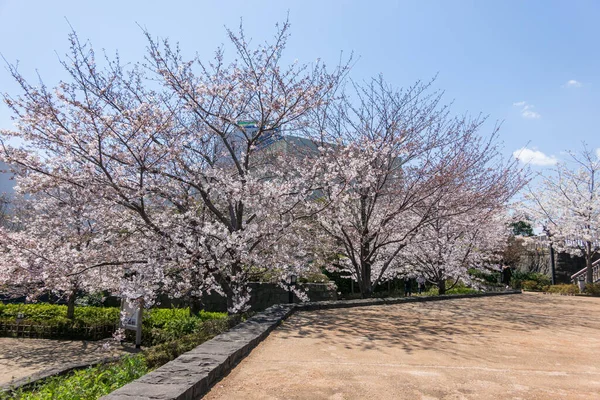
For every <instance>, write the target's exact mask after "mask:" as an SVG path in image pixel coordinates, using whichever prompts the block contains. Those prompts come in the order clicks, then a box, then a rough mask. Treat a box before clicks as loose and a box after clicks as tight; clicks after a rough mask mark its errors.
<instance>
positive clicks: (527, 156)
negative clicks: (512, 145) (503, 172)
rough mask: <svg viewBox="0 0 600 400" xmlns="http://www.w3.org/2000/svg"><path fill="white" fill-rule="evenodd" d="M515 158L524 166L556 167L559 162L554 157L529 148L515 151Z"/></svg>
mask: <svg viewBox="0 0 600 400" xmlns="http://www.w3.org/2000/svg"><path fill="white" fill-rule="evenodd" d="M513 157H514V158H516V159H517V160H519V161H520V162H522V163H523V164H531V165H539V166H548V165H555V164H556V163H557V162H558V159H557V158H556V157H554V156H547V155H546V154H544V153H543V152H541V151H539V150H535V149H528V148H527V147H522V148H520V149H518V150H515V151H513Z"/></svg>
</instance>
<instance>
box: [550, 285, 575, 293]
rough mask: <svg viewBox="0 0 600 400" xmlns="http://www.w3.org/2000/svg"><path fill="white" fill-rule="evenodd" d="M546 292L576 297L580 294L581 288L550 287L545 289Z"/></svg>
mask: <svg viewBox="0 0 600 400" xmlns="http://www.w3.org/2000/svg"><path fill="white" fill-rule="evenodd" d="M544 291H545V292H548V293H558V294H564V295H574V294H579V287H577V285H567V284H563V285H550V286H546V287H545V288H544Z"/></svg>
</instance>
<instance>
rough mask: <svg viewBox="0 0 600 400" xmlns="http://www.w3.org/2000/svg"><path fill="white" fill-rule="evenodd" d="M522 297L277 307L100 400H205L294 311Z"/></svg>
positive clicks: (285, 305) (431, 297) (459, 297)
mask: <svg viewBox="0 0 600 400" xmlns="http://www.w3.org/2000/svg"><path fill="white" fill-rule="evenodd" d="M517 293H521V291H520V290H519V291H505V292H493V293H477V294H464V295H444V296H429V297H425V296H424V297H402V298H384V299H360V300H344V301H320V302H309V303H303V304H295V305H292V304H279V305H274V306H271V307H269V308H268V309H267V310H266V311H264V312H262V313H260V314H258V315H256V316H254V317H252V318H250V319H248V320H247V321H245V322H243V323H241V324H239V325H236V326H235V327H233V328H232V329H230V330H229V331H227V332H225V333H223V334H221V335H218V336H216V337H214V338H213V339H211V340H209V341H207V342H204V343H203V344H201V345H200V346H198V347H196V348H195V349H194V350H192V351H189V352H187V353H185V354H183V355H181V356H179V357H177V358H176V359H175V360H173V361H170V362H168V363H166V364H165V365H163V366H162V367H160V368H157V369H156V370H154V371H152V372H150V373H149V374H147V375H145V376H143V377H141V378H140V379H138V380H136V381H134V382H132V383H129V384H127V385H125V386H123V387H122V388H120V389H117V390H116V391H114V392H112V393H111V394H109V395H107V396H104V397H102V399H104V400H133V399H139V400H150V399H153V400H167V399H170V400H192V399H199V398H201V397H202V396H204V395H205V394H206V393H207V392H208V391H209V390H210V388H211V386H212V385H214V384H215V383H216V382H217V381H218V380H219V379H221V377H223V376H224V375H226V374H227V373H229V371H231V370H232V369H233V368H234V367H235V366H236V364H237V363H238V362H240V361H241V360H242V359H243V358H244V357H245V356H246V355H247V354H248V353H250V351H251V350H252V349H253V348H254V347H255V346H256V345H258V344H259V343H260V342H261V341H262V340H263V339H265V338H266V337H267V336H268V335H269V333H270V332H271V331H272V330H273V329H275V328H276V327H277V326H278V325H279V324H280V323H281V322H282V321H283V320H285V319H286V318H287V317H289V316H290V315H291V314H292V313H294V312H295V311H310V310H323V309H332V308H348V307H361V306H376V305H384V304H401V303H414V302H426V301H441V300H451V299H462V298H471V297H485V296H501V295H507V294H517Z"/></svg>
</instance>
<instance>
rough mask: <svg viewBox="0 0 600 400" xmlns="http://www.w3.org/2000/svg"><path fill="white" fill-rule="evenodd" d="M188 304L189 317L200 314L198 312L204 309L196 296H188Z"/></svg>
mask: <svg viewBox="0 0 600 400" xmlns="http://www.w3.org/2000/svg"><path fill="white" fill-rule="evenodd" d="M188 302H189V305H190V317H191V316H194V315H198V314H200V311H202V309H203V308H204V305H203V304H202V301H201V300H200V298H198V297H196V296H190V297H189V300H188Z"/></svg>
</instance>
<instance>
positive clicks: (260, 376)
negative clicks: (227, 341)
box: [206, 294, 600, 400]
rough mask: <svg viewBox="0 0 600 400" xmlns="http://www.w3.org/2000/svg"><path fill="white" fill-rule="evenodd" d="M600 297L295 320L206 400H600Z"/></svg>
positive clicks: (307, 315)
mask: <svg viewBox="0 0 600 400" xmlns="http://www.w3.org/2000/svg"><path fill="white" fill-rule="evenodd" d="M599 332H600V298H587V297H567V296H554V295H542V294H519V295H507V296H497V297H487V298H475V299H454V300H448V301H440V302H426V303H410V304H399V305H387V306H373V307H360V308H351V309H335V310H321V311H315V312H300V313H297V314H294V315H293V316H292V317H291V318H290V319H289V320H287V321H285V322H284V323H283V325H282V326H280V327H279V328H278V329H276V330H275V331H274V332H273V333H271V335H270V336H269V337H268V338H267V339H266V340H265V341H264V342H262V343H261V344H260V345H259V346H258V347H257V348H256V349H254V350H253V351H252V353H251V354H250V355H249V356H248V357H247V358H246V359H244V360H243V361H242V362H241V363H240V364H239V365H238V366H237V367H236V368H235V369H234V370H233V371H232V372H231V373H230V374H229V375H228V376H226V377H225V378H224V379H222V380H221V381H220V382H218V383H217V384H216V385H215V386H214V387H213V389H212V390H211V392H209V393H208V394H207V396H206V399H209V400H217V399H228V400H229V399H245V400H246V399H247V400H251V399H332V400H339V399H427V400H429V399H544V400H546V399H598V398H600V335H599V334H598V333H599Z"/></svg>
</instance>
